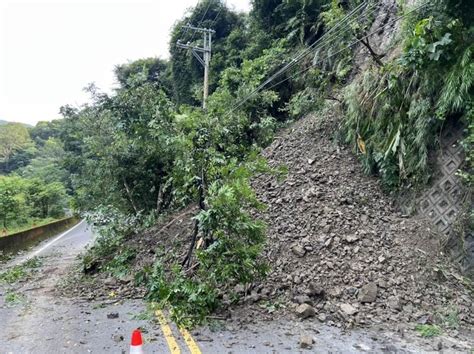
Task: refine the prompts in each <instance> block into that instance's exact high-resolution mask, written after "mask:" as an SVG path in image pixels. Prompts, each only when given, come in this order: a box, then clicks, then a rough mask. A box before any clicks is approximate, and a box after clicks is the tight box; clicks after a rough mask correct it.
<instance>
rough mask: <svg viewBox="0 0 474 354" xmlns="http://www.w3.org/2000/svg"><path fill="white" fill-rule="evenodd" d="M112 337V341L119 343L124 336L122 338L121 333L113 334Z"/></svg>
mask: <svg viewBox="0 0 474 354" xmlns="http://www.w3.org/2000/svg"><path fill="white" fill-rule="evenodd" d="M112 339H113V340H114V342H116V343H119V342H122V341H123V339H124V338H123V336H122V335H119V334H114V336H113V337H112Z"/></svg>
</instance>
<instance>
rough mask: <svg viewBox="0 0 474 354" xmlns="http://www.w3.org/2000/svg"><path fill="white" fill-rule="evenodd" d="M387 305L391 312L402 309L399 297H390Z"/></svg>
mask: <svg viewBox="0 0 474 354" xmlns="http://www.w3.org/2000/svg"><path fill="white" fill-rule="evenodd" d="M387 304H388V307H390V308H391V309H392V310H397V311H400V310H401V309H402V303H401V300H400V297H399V296H390V297H389V298H388V300H387Z"/></svg>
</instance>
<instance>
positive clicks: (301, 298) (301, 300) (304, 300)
mask: <svg viewBox="0 0 474 354" xmlns="http://www.w3.org/2000/svg"><path fill="white" fill-rule="evenodd" d="M294 301H295V302H296V303H297V304H300V305H301V304H308V305H313V302H312V301H311V299H310V298H309V296H307V295H298V296H295V298H294Z"/></svg>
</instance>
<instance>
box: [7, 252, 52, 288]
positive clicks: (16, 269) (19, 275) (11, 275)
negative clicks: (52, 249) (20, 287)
mask: <svg viewBox="0 0 474 354" xmlns="http://www.w3.org/2000/svg"><path fill="white" fill-rule="evenodd" d="M42 263H43V262H42V261H41V259H39V258H38V257H33V258H30V259H28V260H27V261H26V262H24V263H22V264H19V265H16V266H13V267H11V268H10V269H8V270H6V271H4V272H2V273H0V283H5V284H14V283H16V282H18V281H21V280H25V279H26V278H27V277H29V276H30V275H31V273H32V272H33V271H35V270H36V269H37V268H39V267H41V265H42Z"/></svg>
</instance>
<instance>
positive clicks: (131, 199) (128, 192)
mask: <svg viewBox="0 0 474 354" xmlns="http://www.w3.org/2000/svg"><path fill="white" fill-rule="evenodd" d="M123 186H124V187H125V191H126V192H127V196H128V200H129V201H130V204H131V205H132V208H133V210H134V211H135V214H138V209H137V206H136V205H135V202H134V200H133V196H132V192H131V191H130V187H129V186H128V183H127V181H126V180H125V178H124V179H123Z"/></svg>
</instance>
